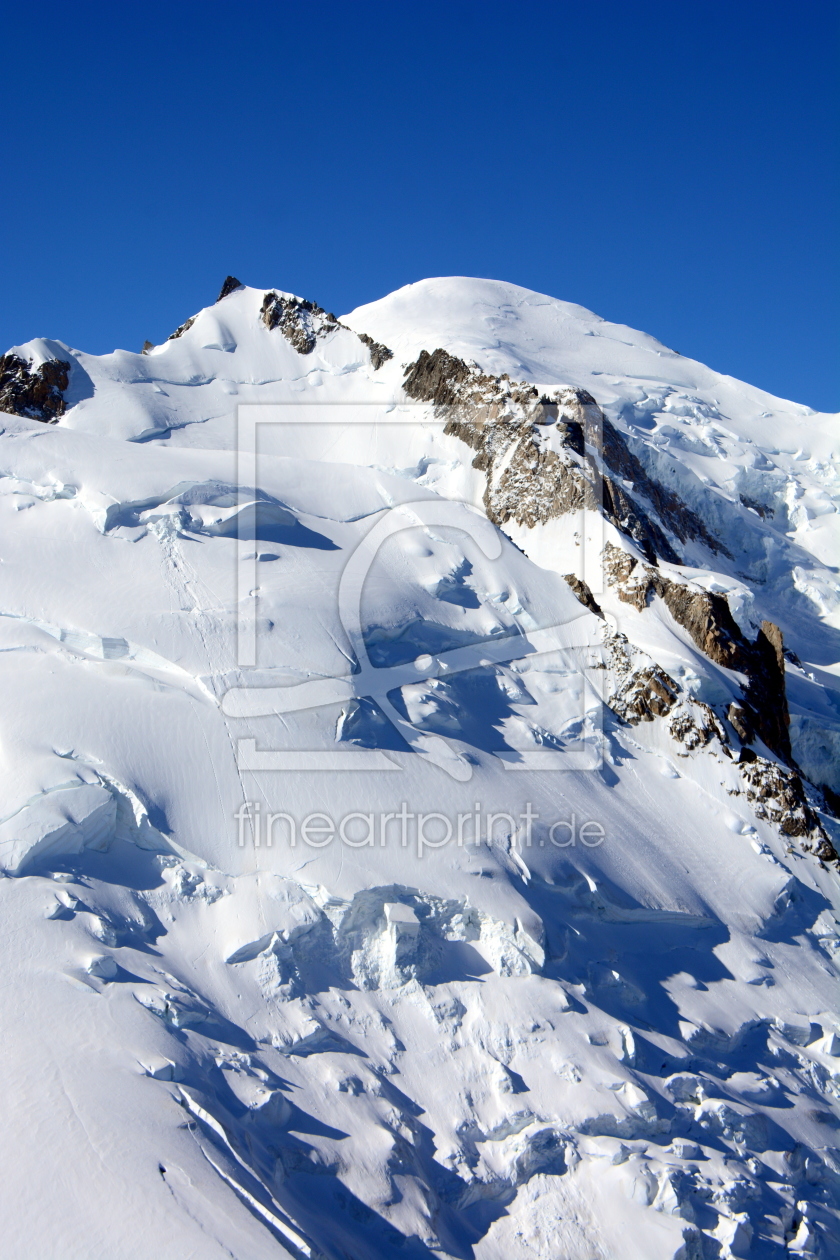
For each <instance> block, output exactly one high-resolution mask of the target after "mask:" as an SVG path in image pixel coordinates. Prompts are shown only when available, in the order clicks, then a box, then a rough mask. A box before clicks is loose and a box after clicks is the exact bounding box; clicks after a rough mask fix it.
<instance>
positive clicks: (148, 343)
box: [140, 340, 155, 354]
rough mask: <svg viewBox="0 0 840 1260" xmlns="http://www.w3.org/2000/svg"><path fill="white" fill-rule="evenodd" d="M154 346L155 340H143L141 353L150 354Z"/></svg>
mask: <svg viewBox="0 0 840 1260" xmlns="http://www.w3.org/2000/svg"><path fill="white" fill-rule="evenodd" d="M154 348H155V343H154V342H153V341H148V340H146V341H144V342H143V349H142V350H141V351H140V353H141V354H148V353H149V351H150V350H154Z"/></svg>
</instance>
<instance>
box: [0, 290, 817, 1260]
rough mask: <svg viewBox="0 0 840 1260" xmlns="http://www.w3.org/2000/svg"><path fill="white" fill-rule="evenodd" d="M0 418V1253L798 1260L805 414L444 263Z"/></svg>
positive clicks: (76, 362)
mask: <svg viewBox="0 0 840 1260" xmlns="http://www.w3.org/2000/svg"><path fill="white" fill-rule="evenodd" d="M0 391H2V392H0V400H2V404H3V405H4V406H5V407H6V409H7V411H6V414H4V415H3V416H2V431H0V443H2V452H3V458H2V460H0V473H1V474H2V475H0V515H2V520H3V530H2V538H3V553H2V557H1V558H2V563H0V640H1V641H0V649H2V650H0V688H1V689H2V694H3V705H2V707H0V752H2V758H3V765H4V770H5V773H4V775H2V776H0V867H2V872H3V874H4V876H5V877H4V878H2V879H0V899H2V903H3V904H2V915H0V921H2V922H3V924H4V925H5V926H6V936H5V938H4V946H5V954H4V982H5V983H6V985H7V988H8V989H9V991H10V992H11V994H12V1006H11V1008H10V1009H14V1010H15V1012H16V1017H15V1020H13V1021H12V1022H11V1023H10V1026H9V1029H8V1030H7V1034H6V1038H5V1042H4V1048H5V1051H6V1054H7V1060H8V1075H9V1078H10V1079H11V1080H13V1081H14V1084H15V1088H14V1089H13V1090H11V1091H9V1106H8V1108H7V1112H8V1115H7V1116H6V1117H5V1124H6V1133H7V1138H8V1142H9V1148H10V1149H12V1150H14V1152H15V1158H14V1162H13V1163H9V1164H7V1166H6V1167H5V1168H4V1177H3V1178H2V1179H0V1181H2V1184H3V1186H4V1187H5V1190H6V1193H8V1194H9V1195H10V1196H11V1199H10V1202H11V1204H12V1207H11V1208H10V1209H9V1210H8V1211H7V1213H6V1221H7V1224H8V1230H7V1233H8V1234H9V1236H10V1237H11V1239H12V1242H11V1252H10V1253H11V1254H16V1255H20V1256H25V1255H30V1254H42V1255H51V1256H52V1255H58V1256H61V1258H62V1260H64V1256H67V1257H68V1260H69V1257H70V1255H71V1254H73V1255H75V1254H76V1250H77V1248H76V1250H74V1247H75V1246H76V1244H75V1240H76V1239H78V1238H79V1237H85V1238H86V1239H93V1240H94V1241H93V1242H92V1243H91V1246H92V1247H93V1249H94V1250H96V1247H99V1251H101V1252H102V1254H105V1253H106V1252H107V1253H108V1254H109V1255H110V1254H120V1255H123V1254H125V1255H130V1254H135V1252H136V1248H137V1243H136V1239H137V1237H139V1236H142V1237H143V1239H144V1247H145V1252H146V1253H148V1254H156V1255H157V1254H160V1255H169V1254H179V1255H181V1254H184V1255H187V1254H195V1255H201V1256H202V1258H203V1257H205V1256H206V1257H208V1260H210V1258H211V1257H212V1258H213V1260H215V1257H217V1256H218V1257H220V1258H221V1257H223V1256H228V1257H229V1256H231V1255H234V1256H237V1257H245V1256H248V1257H254V1260H262V1257H265V1258H266V1260H268V1257H273V1256H275V1255H289V1256H292V1257H295V1260H300V1257H302V1256H303V1257H312V1258H313V1260H315V1258H316V1257H326V1258H327V1260H341V1258H342V1257H345V1256H347V1255H353V1256H357V1257H359V1258H360V1260H362V1258H364V1260H367V1258H368V1257H370V1260H386V1258H390V1257H391V1256H393V1255H394V1254H404V1255H406V1256H409V1255H410V1256H417V1257H420V1256H429V1255H432V1254H434V1255H436V1256H442V1257H449V1258H451V1260H498V1257H504V1260H534V1257H535V1256H537V1257H546V1260H548V1258H549V1257H551V1258H552V1260H553V1257H555V1256H557V1255H563V1256H568V1257H570V1258H571V1257H586V1258H587V1260H589V1257H592V1256H600V1257H604V1258H605V1260H606V1258H607V1257H612V1256H621V1257H622V1258H624V1257H626V1258H627V1260H679V1258H680V1257H682V1258H683V1260H686V1258H687V1257H696V1258H698V1260H699V1258H700V1257H706V1256H708V1257H712V1256H714V1257H716V1258H719V1260H725V1258H726V1257H737V1256H745V1255H747V1254H749V1255H754V1256H756V1257H757V1260H776V1257H781V1256H783V1255H794V1254H796V1255H801V1256H821V1257H830V1256H831V1255H832V1254H834V1252H833V1251H832V1248H833V1247H834V1239H835V1238H836V1237H837V1236H838V1222H840V1195H838V1185H840V1162H838V1158H837V1150H836V1145H837V1144H836V1129H837V1124H838V1123H840V1120H838V1113H837V1099H838V1081H840V1025H838V1020H837V1011H836V1006H837V1003H836V991H837V970H838V969H837V960H838V957H840V928H838V924H840V896H839V895H838V871H837V860H836V859H837V846H838V844H840V824H838V820H837V806H838V804H840V795H838V794H840V771H838V766H840V693H839V692H838V681H837V679H838V674H840V595H838V584H837V569H836V558H837V555H838V552H840V535H839V534H838V511H837V507H838V498H840V495H838V490H840V487H838V481H837V454H838V432H837V426H836V420H835V419H834V418H832V417H825V416H817V415H814V414H813V413H811V412H809V410H808V409H807V408H802V407H798V406H797V405H795V404H792V403H787V402H784V401H782V400H778V399H774V398H771V397H770V396H769V395H766V394H764V393H762V392H761V391H760V390H756V389H753V388H752V387H751V386H748V385H744V384H742V383H740V382H738V381H734V380H732V379H730V378H726V377H722V376H720V375H718V374H717V373H714V372H712V371H711V370H710V369H708V368H705V367H703V365H701V364H697V363H694V362H692V361H691V360H688V359H685V358H683V357H682V356H680V355H678V354H676V353H675V352H673V351H670V350H668V349H667V348H666V347H664V346H662V345H660V343H658V342H656V341H655V340H654V339H653V338H650V337H647V336H646V335H645V334H642V333H637V332H634V331H633V330H630V329H625V328H622V327H620V326H617V325H612V324H609V323H607V322H606V321H604V320H601V319H599V318H598V317H597V316H595V315H593V314H591V313H590V312H588V311H586V310H584V309H583V308H581V307H577V306H573V305H571V304H568V303H564V302H560V301H557V300H555V299H552V298H548V297H545V296H543V295H540V294H535V293H530V292H528V291H527V290H523V289H519V288H517V287H516V286H512V285H507V284H502V283H496V282H492V281H487V280H469V279H464V278H449V279H439V280H429V281H423V282H421V283H420V284H417V285H411V286H408V287H407V288H405V289H402V290H400V291H399V292H398V293H395V294H392V295H390V296H389V297H387V298H384V299H383V300H382V301H381V302H377V303H372V304H370V305H369V306H366V307H363V308H360V309H359V310H357V311H354V312H352V313H351V314H350V315H347V316H343V317H341V318H337V317H336V316H334V315H333V314H331V313H330V312H328V311H326V310H324V309H323V308H322V307H320V306H318V305H317V304H316V303H314V302H312V301H310V300H307V299H305V298H301V297H297V296H296V295H294V294H291V293H286V292H284V291H283V290H280V289H269V290H262V289H253V288H248V287H246V286H244V285H241V284H240V283H239V282H238V280H237V279H236V278H235V277H228V278H227V279H226V280H225V283H224V285H223V286H222V290H221V293H220V295H219V298H218V300H217V301H216V302H215V303H214V304H213V305H212V306H208V307H206V308H205V309H203V310H201V311H199V312H198V313H196V314H195V315H193V316H192V317H190V318H189V319H187V320H186V321H185V322H184V323H183V324H182V325H181V326H180V327H179V328H178V329H176V330H175V332H174V333H173V334H172V336H171V337H169V338H168V339H167V340H166V342H164V343H163V344H162V345H160V346H154V347H152V346H147V347H146V350H145V352H144V353H137V354H135V353H130V352H128V351H115V352H114V353H113V354H110V355H102V356H95V355H88V354H85V353H84V352H82V351H77V350H71V349H69V348H68V347H66V346H64V345H63V343H61V342H57V341H48V340H38V341H33V342H30V343H29V344H28V345H26V346H22V347H16V348H14V349H13V350H12V351H10V352H9V354H8V355H6V356H5V358H4V359H3V360H2V363H0ZM253 404H256V405H257V408H258V410H257V411H255V412H250V413H249V408H250V407H251V406H252V405H253ZM249 418H250V419H253V420H254V423H253V425H252V426H251V427H250V429H247V425H242V426H241V427H240V429H239V433H240V434H241V433H242V431H243V430H244V429H247V431H248V432H249V434H250V438H249V440H250V441H251V445H250V446H247V444H246V443H245V442H244V440H243V439H242V438H241V436H240V437H237V421H238V420H239V421H242V420H243V419H244V420H246V421H247V420H248V419H249ZM258 426H259V430H260V436H259V442H258V441H257V438H256V431H257V427H258ZM57 1062H59V1063H60V1064H61V1072H60V1073H58V1074H57V1072H56V1066H55V1065H56V1063H57ZM68 1105H69V1106H71V1108H72V1113H73V1117H74V1118H73V1122H72V1123H68V1122H67V1115H68V1110H67V1108H68ZM33 1133H37V1135H38V1141H37V1142H34V1141H33V1139H32V1134H33ZM80 1135H81V1136H80ZM44 1150H48V1151H49V1152H50V1153H51V1154H50V1158H51V1160H53V1161H54V1162H55V1164H56V1166H58V1167H60V1169H61V1170H62V1175H61V1176H59V1177H51V1179H50V1184H49V1186H46V1187H45V1184H44V1183H45V1173H44V1156H43V1152H44ZM103 1150H107V1151H109V1152H111V1155H112V1157H109V1159H108V1160H105V1161H103V1160H102V1158H101V1152H102V1151H103ZM65 1174H66V1175H65ZM68 1178H69V1180H68ZM95 1230H99V1231H100V1233H98V1234H95V1232H94V1231H95ZM100 1236H101V1238H102V1239H104V1240H105V1241H103V1242H102V1243H101V1244H100V1243H99V1242H98V1239H99V1237H100ZM67 1239H70V1240H71V1241H70V1242H67V1241H66V1240H67ZM835 1251H836V1248H835Z"/></svg>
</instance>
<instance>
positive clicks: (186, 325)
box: [166, 315, 196, 341]
mask: <svg viewBox="0 0 840 1260" xmlns="http://www.w3.org/2000/svg"><path fill="white" fill-rule="evenodd" d="M195 321H196V316H195V315H191V316H190V318H189V319H185V320H184V322H183V324H181V325H180V327H179V328H176V329H175V331H174V333H170V334H169V336H168V337H167V338H166V340H167V341H177V340H178V338H179V337H183V335H184V333H185V332H186V331H187V330H188V329H190V328H192V326H193V324H194V323H195Z"/></svg>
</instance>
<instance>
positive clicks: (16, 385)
mask: <svg viewBox="0 0 840 1260" xmlns="http://www.w3.org/2000/svg"><path fill="white" fill-rule="evenodd" d="M69 384H70V364H69V363H67V362H66V361H65V360H64V359H47V360H46V361H45V362H44V363H42V364H41V366H40V367H38V368H35V369H33V368H32V365H31V364H30V363H27V362H25V360H23V359H21V358H19V357H18V356H17V355H16V354H4V355H3V356H2V357H0V411H8V412H11V414H12V415H14V416H28V417H29V419H31V420H43V421H44V423H45V424H55V422H56V421H57V420H58V418H59V416H63V415H64V412H65V410H66V407H67V403H66V400H65V397H64V393H65V391H66V389H67V387H68V385H69Z"/></svg>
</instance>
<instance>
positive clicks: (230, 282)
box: [216, 276, 243, 302]
mask: <svg viewBox="0 0 840 1260" xmlns="http://www.w3.org/2000/svg"><path fill="white" fill-rule="evenodd" d="M242 287H243V285H242V282H241V281H240V280H237V278H236V276H226V277H225V282H224V284H223V285H222V287H221V290H220V291H219V296H218V297H217V298H216V301H217V302H221V300H222V298H226V297H228V295H229V294H231V293H235V292H236V290H237V289H241V288H242Z"/></svg>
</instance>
